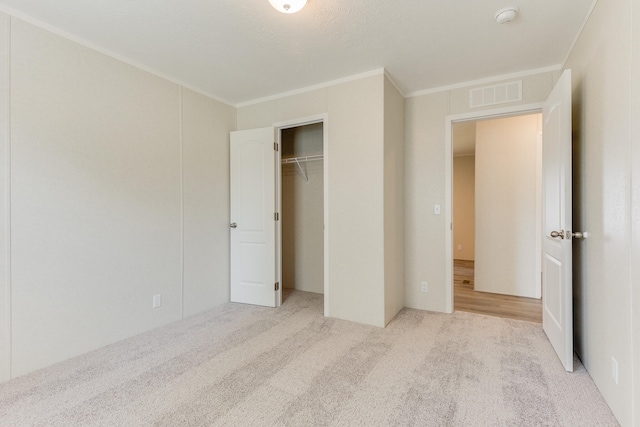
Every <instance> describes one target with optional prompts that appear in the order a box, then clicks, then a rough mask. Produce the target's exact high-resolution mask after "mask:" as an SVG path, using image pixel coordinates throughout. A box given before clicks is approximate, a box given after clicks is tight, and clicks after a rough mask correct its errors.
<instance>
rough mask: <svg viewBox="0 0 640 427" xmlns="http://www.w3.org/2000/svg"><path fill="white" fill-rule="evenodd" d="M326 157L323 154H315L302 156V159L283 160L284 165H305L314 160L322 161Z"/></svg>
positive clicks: (289, 158) (288, 158) (290, 158)
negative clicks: (304, 163)
mask: <svg viewBox="0 0 640 427" xmlns="http://www.w3.org/2000/svg"><path fill="white" fill-rule="evenodd" d="M323 158H324V156H323V155H322V154H314V155H313V156H302V157H287V158H286V159H282V164H283V165H284V164H286V163H303V162H312V161H314V160H322V159H323Z"/></svg>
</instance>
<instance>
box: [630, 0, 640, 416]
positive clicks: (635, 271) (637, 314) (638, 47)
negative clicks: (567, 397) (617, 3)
mask: <svg viewBox="0 0 640 427" xmlns="http://www.w3.org/2000/svg"><path fill="white" fill-rule="evenodd" d="M636 4H637V2H636ZM631 16H632V28H633V31H632V39H631V52H634V54H632V57H631V91H630V93H631V112H630V115H631V117H636V118H637V117H640V84H639V83H638V82H640V55H639V54H638V52H640V7H632V13H631ZM638 141H640V120H631V153H630V158H629V161H630V163H631V165H635V167H632V168H631V233H630V236H631V251H630V252H629V256H630V258H631V260H639V259H640V168H639V167H638V165H640V144H639V143H638ZM639 283H640V263H639V262H631V274H630V285H631V304H632V305H631V317H632V319H633V320H632V322H633V323H632V325H631V329H632V336H631V342H632V343H633V345H632V349H631V350H632V353H633V365H632V366H633V368H632V371H633V379H632V381H633V391H632V395H633V396H634V398H633V399H634V400H633V402H634V407H633V422H634V423H635V424H638V423H640V403H639V402H638V400H639V399H640V285H639Z"/></svg>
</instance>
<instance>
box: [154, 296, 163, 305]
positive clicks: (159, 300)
mask: <svg viewBox="0 0 640 427" xmlns="http://www.w3.org/2000/svg"><path fill="white" fill-rule="evenodd" d="M161 305H162V294H157V295H154V296H153V308H158V307H160V306H161Z"/></svg>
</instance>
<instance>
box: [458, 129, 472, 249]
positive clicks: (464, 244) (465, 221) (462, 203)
mask: <svg viewBox="0 0 640 427" xmlns="http://www.w3.org/2000/svg"><path fill="white" fill-rule="evenodd" d="M454 144H455V142H454ZM475 163H476V157H475V156H456V157H454V158H453V258H454V259H462V260H469V261H473V260H474V259H475V192H476V190H475V185H476V184H475V170H476V164H475Z"/></svg>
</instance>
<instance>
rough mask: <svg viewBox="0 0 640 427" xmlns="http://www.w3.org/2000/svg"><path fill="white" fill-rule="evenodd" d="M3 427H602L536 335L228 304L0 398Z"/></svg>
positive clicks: (305, 307) (289, 305) (529, 328)
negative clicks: (383, 324)
mask: <svg viewBox="0 0 640 427" xmlns="http://www.w3.org/2000/svg"><path fill="white" fill-rule="evenodd" d="M0 425H2V426H27V425H28V426H143V425H144V426H147V425H157V426H214V425H215V426H217V425H221V426H222V425H225V426H271V425H288V426H315V425H336V426H387V425H393V426H411V425H415V426H432V425H433V426H542V425H544V426H610V425H617V423H616V421H615V418H614V417H613V415H612V414H611V411H610V410H609V408H608V407H607V405H606V404H605V402H604V400H603V399H602V397H601V396H600V394H599V393H598V391H597V389H596V387H595V385H594V384H593V382H592V380H591V378H590V377H589V375H588V374H587V373H586V372H585V370H584V368H583V367H582V365H581V364H580V363H579V362H577V361H576V372H575V373H573V374H568V373H565V372H564V371H563V369H562V366H561V365H560V363H559V361H558V360H557V359H556V356H555V354H554V353H553V350H552V349H551V346H550V344H549V342H548V341H547V339H546V338H545V336H544V333H543V332H542V329H541V326H540V325H539V324H535V323H527V322H522V321H516V320H508V319H500V318H496V317H488V316H483V315H478V314H471V313H463V312H456V313H455V314H453V315H445V314H436V313H429V312H423V311H418V310H411V309H404V310H403V311H402V312H401V313H400V314H399V315H398V316H397V317H396V318H395V319H394V321H393V322H391V324H390V325H389V326H388V327H387V328H385V329H381V328H375V327H369V326H364V325H359V324H355V323H351V322H347V321H341V320H336V319H327V318H324V317H323V316H322V296H321V295H315V294H309V293H303V292H294V293H293V294H291V295H290V296H289V297H288V298H287V300H286V301H285V303H284V304H283V306H282V307H280V308H278V309H269V308H261V307H254V306H248V305H240V304H227V305H224V306H222V307H219V308H217V309H215V310H213V311H210V312H207V313H205V314H203V315H200V316H196V317H194V318H190V319H187V320H185V321H182V322H178V323H175V324H172V325H169V326H166V327H163V328H160V329H157V330H154V331H151V332H149V333H146V334H143V335H140V336H137V337H134V338H131V339H129V340H126V341H123V342H120V343H117V344H114V345H111V346H108V347H105V348H103V349H100V350H98V351H95V352H92V353H89V354H86V355H84V356H81V357H78V358H75V359H72V360H69V361H67V362H64V363H61V364H58V365H55V366H53V367H50V368H47V369H44V370H41V371H38V372H36V373H33V374H31V375H28V376H25V377H22V378H18V379H15V380H13V381H11V382H9V383H7V384H4V385H1V386H0Z"/></svg>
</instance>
